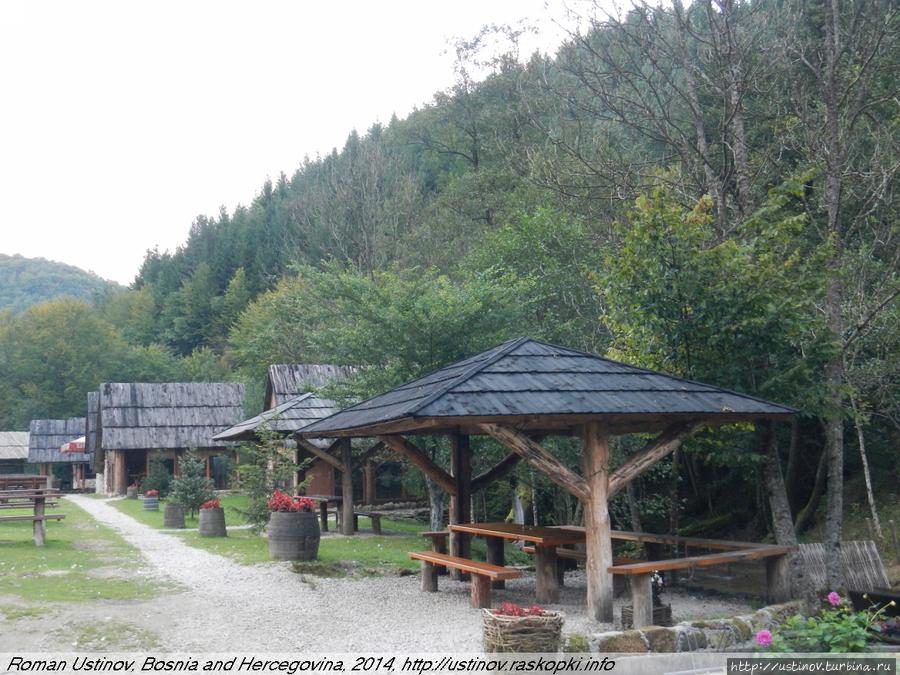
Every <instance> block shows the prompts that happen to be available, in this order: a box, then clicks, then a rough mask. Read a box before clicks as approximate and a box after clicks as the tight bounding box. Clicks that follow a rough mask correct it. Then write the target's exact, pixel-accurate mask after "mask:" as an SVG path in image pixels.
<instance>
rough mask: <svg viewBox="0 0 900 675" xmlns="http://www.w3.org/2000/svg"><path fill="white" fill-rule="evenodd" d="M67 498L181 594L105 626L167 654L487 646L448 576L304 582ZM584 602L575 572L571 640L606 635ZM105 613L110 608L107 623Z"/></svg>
mask: <svg viewBox="0 0 900 675" xmlns="http://www.w3.org/2000/svg"><path fill="white" fill-rule="evenodd" d="M67 499H71V500H72V501H73V502H74V503H75V504H77V505H78V506H80V507H81V508H83V509H84V510H85V511H87V512H88V513H89V514H91V515H92V516H93V517H94V518H96V519H97V520H98V521H99V522H101V523H103V524H105V525H107V526H109V527H111V528H113V529H114V530H116V531H117V532H119V533H120V534H121V535H122V536H123V537H124V538H125V539H126V540H127V541H128V542H129V543H130V544H131V545H133V546H134V547H136V548H137V549H138V550H140V551H141V552H142V553H143V554H144V556H145V557H146V558H147V561H148V563H149V565H150V567H151V575H153V576H156V577H157V578H159V579H160V580H161V581H163V582H165V583H168V584H172V583H173V582H174V583H175V584H176V585H177V586H178V587H179V590H176V591H175V592H174V593H166V594H164V595H163V596H161V597H159V598H156V599H154V600H151V601H145V602H140V603H132V604H130V605H128V606H126V607H122V606H121V605H120V606H118V607H115V608H112V607H107V608H106V609H107V610H109V611H110V612H111V613H112V614H114V616H106V617H103V616H100V617H99V618H98V620H100V621H102V620H106V621H116V620H119V619H120V618H121V616H122V614H123V612H124V613H125V615H126V616H127V617H128V620H129V621H131V622H133V623H134V624H135V625H137V626H138V627H140V629H142V630H146V631H148V632H150V633H152V634H154V635H156V636H158V643H159V644H158V647H159V648H160V649H161V650H170V651H181V652H185V651H204V652H213V651H235V650H259V651H266V652H276V651H282V652H287V651H315V652H320V653H324V652H381V651H386V652H399V653H410V652H476V651H478V650H479V649H480V647H481V626H480V616H479V611H478V610H474V609H472V608H471V607H469V604H468V596H469V592H468V584H464V583H461V582H454V581H451V580H449V579H448V578H447V577H441V580H440V587H441V588H440V592H438V593H427V594H426V593H421V592H420V591H419V577H418V575H411V576H402V577H401V576H392V577H375V578H365V579H321V578H314V579H309V578H307V579H306V580H304V578H303V577H302V576H301V575H298V574H295V573H293V572H292V571H291V570H290V568H289V565H288V564H287V563H269V564H263V565H255V566H249V567H248V566H243V565H239V564H237V563H235V562H232V561H231V560H229V559H227V558H224V557H222V556H219V555H216V554H213V553H209V552H207V551H203V550H200V549H196V548H192V547H190V546H188V545H186V544H184V543H183V542H182V541H181V540H180V539H179V538H178V537H176V536H173V535H171V534H166V533H164V532H161V531H159V530H155V529H153V528H150V527H147V526H146V525H143V524H141V523H139V522H137V521H136V520H134V519H133V518H131V517H130V516H127V515H125V514H124V513H122V512H121V511H118V510H117V509H115V508H113V507H111V506H110V505H109V504H106V503H104V502H103V501H101V500H97V499H91V498H87V497H81V496H78V495H69V496H67ZM125 583H128V582H125ZM507 585H508V588H507V589H505V590H502V591H495V602H497V603H499V602H502V601H504V600H510V601H513V602H518V603H520V604H528V605H530V604H533V598H534V578H533V576H532V575H530V574H526V575H525V577H524V578H522V579H517V580H514V581H512V582H507ZM670 600H671V601H672V604H673V607H675V608H676V609H675V613H676V618H677V619H681V618H687V616H691V617H695V618H705V617H712V616H726V615H733V614H740V613H743V612H745V611H747V610H748V609H749V608H748V607H747V606H746V605H745V604H743V603H740V602H725V601H723V600H719V599H709V598H697V597H692V596H689V595H687V594H682V593H671V594H670ZM583 603H584V579H583V576H581V575H580V574H579V573H570V574H567V576H566V587H565V588H564V589H563V593H562V597H561V598H560V604H559V605H554V606H552V607H551V608H552V609H562V610H563V611H565V612H566V614H567V621H566V627H565V630H566V632H582V633H584V632H593V631H596V630H601V629H603V628H604V626H598V625H596V624H594V625H591V624H590V623H588V621H587V619H586V617H585V615H584V607H583ZM113 610H115V611H113ZM103 611H104V608H103V607H101V608H100V609H99V612H100V614H101V615H102V612H103ZM129 612H130V613H129ZM618 612H619V610H618V608H617V610H616V614H617V615H618ZM93 613H94V614H95V615H96V614H97V610H96V609H95V611H94V612H93ZM605 628H607V629H608V628H610V627H609V626H606V627H605ZM0 637H2V636H0ZM0 643H2V640H0ZM67 647H68V646H67V645H61V646H60V647H58V648H62V649H65V648H67Z"/></svg>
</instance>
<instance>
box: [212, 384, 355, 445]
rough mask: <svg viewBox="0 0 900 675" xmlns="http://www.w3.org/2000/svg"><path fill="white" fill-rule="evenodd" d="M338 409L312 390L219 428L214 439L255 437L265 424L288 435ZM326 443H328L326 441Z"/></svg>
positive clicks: (251, 438) (235, 439) (226, 439)
mask: <svg viewBox="0 0 900 675" xmlns="http://www.w3.org/2000/svg"><path fill="white" fill-rule="evenodd" d="M337 411H338V408H337V405H336V404H335V403H334V401H329V400H328V399H324V398H320V397H318V396H316V395H315V394H313V393H307V394H300V395H299V396H295V397H293V398H289V399H288V400H286V401H285V402H284V403H282V404H281V405H278V406H276V407H274V408H272V409H271V410H266V411H264V412H262V413H260V414H259V415H256V416H255V417H251V418H250V419H248V420H244V421H243V422H240V423H238V424H235V425H234V426H233V427H230V428H228V429H225V430H224V431H220V432H219V433H217V434H216V435H215V436H213V439H215V440H218V441H248V440H253V439H254V438H256V430H257V429H259V428H260V427H263V426H264V425H265V426H266V427H268V429H269V430H271V431H274V432H276V433H278V434H280V435H290V434H293V433H294V432H296V431H299V430H300V429H303V428H304V427H306V426H308V425H310V424H312V423H313V422H317V421H319V420H321V419H325V418H326V417H328V416H329V415H333V414H334V413H336V412H337ZM326 444H327V443H326Z"/></svg>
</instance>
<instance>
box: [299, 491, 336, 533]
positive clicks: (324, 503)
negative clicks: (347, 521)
mask: <svg viewBox="0 0 900 675" xmlns="http://www.w3.org/2000/svg"><path fill="white" fill-rule="evenodd" d="M303 496H305V497H307V498H308V499H312V500H313V501H315V502H319V524H320V525H321V526H322V532H328V502H331V503H332V504H335V505H336V506H340V505H341V504H343V502H344V498H343V497H342V496H340V495H303ZM340 512H341V511H340V509H338V510H337V513H338V514H340ZM336 518H337V516H336ZM335 523H337V520H335ZM337 524H339V523H337Z"/></svg>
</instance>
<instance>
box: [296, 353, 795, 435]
mask: <svg viewBox="0 0 900 675" xmlns="http://www.w3.org/2000/svg"><path fill="white" fill-rule="evenodd" d="M795 412H796V411H795V410H793V409H792V408H788V407H786V406H783V405H779V404H777V403H770V402H768V401H763V400H761V399H758V398H754V397H752V396H748V395H746V394H741V393H737V392H733V391H728V390H726V389H721V388H719V387H714V386H712V385H708V384H701V383H698V382H691V381H689V380H684V379H681V378H678V377H672V376H670V375H665V374H663V373H658V372H654V371H651V370H646V369H643V368H637V367H635V366H630V365H627V364H624V363H619V362H617V361H612V360H610V359H606V358H603V357H600V356H596V355H594V354H587V353H585V352H580V351H577V350H574V349H568V348H566V347H559V346H556V345H551V344H547V343H544V342H540V341H538V340H532V339H529V338H519V339H516V340H512V341H510V342H506V343H504V344H501V345H499V346H497V347H494V348H493V349H489V350H488V351H486V352H482V353H481V354H477V355H476V356H473V357H471V358H468V359H465V360H463V361H459V362H457V363H453V364H451V365H449V366H446V367H444V368H441V369H440V370H438V371H435V372H433V373H431V374H429V375H426V376H424V377H421V378H419V379H417V380H413V381H412V382H408V383H406V384H404V385H402V386H400V387H397V388H396V389H393V390H392V391H389V392H387V393H384V394H381V395H380V396H376V397H375V398H372V399H369V400H367V401H363V402H362V403H359V404H357V405H355V406H352V407H349V408H347V409H345V410H342V411H341V412H338V413H336V414H334V415H332V416H331V417H329V418H327V419H325V420H322V421H321V422H316V423H314V424H311V425H310V426H308V427H306V429H304V431H303V432H302V435H304V436H308V437H312V436H323V437H329V436H341V435H355V436H357V435H365V433H366V432H371V433H373V434H375V433H392V432H402V431H413V430H417V429H422V430H424V429H425V427H426V426H428V428H430V429H431V430H436V429H438V428H441V425H442V424H445V425H446V426H448V427H449V426H453V425H459V424H462V423H473V424H476V423H479V422H489V421H497V420H498V419H503V420H505V421H507V422H509V423H514V424H517V425H518V426H519V427H520V428H543V427H542V425H544V426H545V425H546V424H547V423H548V420H550V421H552V422H553V423H555V424H557V425H558V426H560V425H564V424H568V423H572V424H575V423H579V422H583V421H585V420H587V419H598V418H601V417H602V418H607V419H609V420H613V419H615V420H619V421H621V420H630V421H638V420H646V421H650V420H671V419H672V418H678V417H681V418H684V419H696V420H702V421H708V422H724V421H741V420H752V419H759V418H776V417H780V416H785V415H791V414H793V413H795ZM426 420H427V421H428V424H427V425H426V424H425V421H426Z"/></svg>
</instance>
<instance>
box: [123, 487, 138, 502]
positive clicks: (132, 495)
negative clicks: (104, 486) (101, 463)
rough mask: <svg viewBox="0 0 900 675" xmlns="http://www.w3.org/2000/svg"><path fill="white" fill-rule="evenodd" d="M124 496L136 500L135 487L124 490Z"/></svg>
mask: <svg viewBox="0 0 900 675" xmlns="http://www.w3.org/2000/svg"><path fill="white" fill-rule="evenodd" d="M125 496H126V497H128V499H137V488H136V487H129V488H125Z"/></svg>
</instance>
